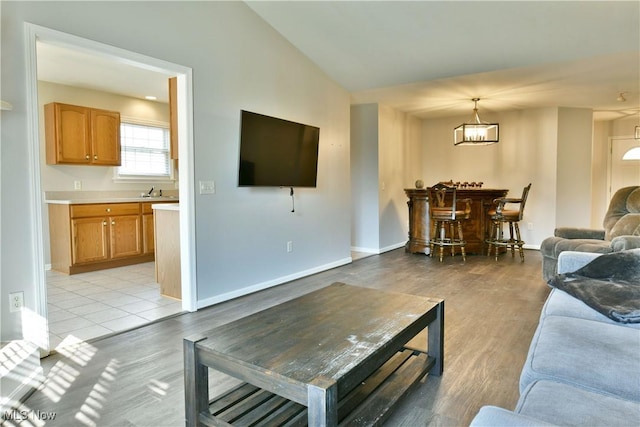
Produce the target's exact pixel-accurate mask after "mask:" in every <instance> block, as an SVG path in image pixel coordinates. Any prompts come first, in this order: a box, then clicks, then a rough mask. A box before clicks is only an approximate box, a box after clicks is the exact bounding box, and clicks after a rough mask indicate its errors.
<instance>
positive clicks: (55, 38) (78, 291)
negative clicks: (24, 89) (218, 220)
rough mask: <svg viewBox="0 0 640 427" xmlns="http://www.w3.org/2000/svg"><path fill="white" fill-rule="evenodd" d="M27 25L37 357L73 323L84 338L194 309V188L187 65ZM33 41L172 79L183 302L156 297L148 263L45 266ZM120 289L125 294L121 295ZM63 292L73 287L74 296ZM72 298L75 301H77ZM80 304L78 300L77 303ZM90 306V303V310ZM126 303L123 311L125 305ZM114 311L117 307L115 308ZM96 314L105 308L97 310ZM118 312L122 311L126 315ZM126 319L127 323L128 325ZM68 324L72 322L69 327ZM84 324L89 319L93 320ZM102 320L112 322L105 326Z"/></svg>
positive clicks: (40, 160)
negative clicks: (67, 268)
mask: <svg viewBox="0 0 640 427" xmlns="http://www.w3.org/2000/svg"><path fill="white" fill-rule="evenodd" d="M25 27H26V30H27V35H28V52H29V55H28V61H27V62H28V63H27V71H28V74H29V87H28V97H29V100H28V102H29V103H30V104H31V108H29V121H30V126H29V140H30V143H31V147H32V150H31V161H32V162H31V164H32V170H33V183H34V194H33V209H34V212H35V213H36V216H37V218H38V219H39V220H38V221H35V224H34V225H33V235H34V236H36V242H37V245H36V246H37V247H36V252H37V253H36V259H37V260H38V261H39V262H37V263H36V265H35V266H34V269H35V271H34V277H36V279H37V281H38V286H37V289H38V291H37V295H36V315H37V316H39V317H41V318H42V319H43V320H44V321H42V322H40V324H42V325H44V326H43V330H42V331H38V334H37V341H38V344H39V345H40V347H41V348H42V350H43V351H42V353H43V355H45V354H46V353H47V352H48V351H49V350H51V349H54V348H55V346H56V345H57V344H59V343H58V342H57V341H59V337H60V336H59V335H58V334H61V335H63V334H65V333H66V332H68V331H65V329H67V328H69V327H75V326H77V323H83V324H85V323H86V325H85V326H87V327H88V328H89V330H87V331H85V333H84V334H85V337H86V338H84V339H90V338H95V336H94V335H96V334H97V332H98V331H102V332H104V333H105V334H110V333H113V332H117V331H118V330H123V329H129V328H132V327H137V326H140V325H141V324H142V323H144V322H143V320H144V321H146V322H147V323H149V322H152V321H154V320H156V319H157V318H159V317H164V316H166V315H171V314H174V313H175V312H180V311H183V310H184V311H195V310H196V299H195V298H196V294H195V259H194V257H193V255H192V254H193V253H194V247H195V243H194V239H195V237H194V231H193V230H194V218H193V209H194V203H193V198H194V193H193V178H192V176H193V173H192V170H193V162H192V153H193V138H192V135H193V132H192V122H193V120H192V110H191V108H190V105H191V99H192V91H191V87H192V86H191V69H190V68H188V67H184V66H181V65H178V64H173V63H169V62H166V61H162V60H159V59H155V58H151V57H147V56H144V55H140V54H137V53H134V52H130V51H126V50H123V49H119V48H115V47H113V46H109V45H104V44H101V43H98V42H94V41H91V40H87V39H83V38H79V37H76V36H72V35H69V34H66V33H61V32H59V31H55V30H51V29H48V28H45V27H40V26H37V25H33V24H29V23H26V24H25ZM37 43H48V44H52V45H55V46H59V47H63V48H66V49H75V50H77V51H80V52H83V53H84V54H91V55H95V56H96V57H98V58H100V59H101V60H103V61H114V62H120V63H126V64H128V65H133V66H135V67H138V68H140V69H142V70H147V71H149V72H157V73H162V74H164V75H167V76H175V77H177V112H178V114H177V115H178V123H177V129H178V138H179V140H180V144H179V155H180V168H179V172H178V173H179V194H180V226H179V228H180V257H181V259H182V266H181V274H180V275H181V283H182V302H176V301H175V300H171V299H164V298H163V297H161V296H160V293H159V291H157V292H156V290H155V289H154V286H157V284H156V283H155V280H154V267H153V263H146V264H138V265H134V266H129V267H119V268H116V269H114V270H112V271H111V270H103V271H96V272H91V273H82V274H75V275H63V276H60V275H58V274H57V273H56V272H53V271H50V270H47V269H46V268H45V265H46V264H47V260H46V257H45V253H46V250H45V244H44V242H45V236H44V232H43V228H45V227H44V215H43V212H44V209H46V205H45V204H44V203H43V197H42V195H43V192H42V186H41V169H40V168H41V167H42V165H44V164H45V162H44V158H42V155H43V154H41V153H42V152H43V150H41V148H40V147H41V143H40V141H41V140H40V130H39V121H40V115H41V114H42V112H40V111H39V107H38V76H37V61H38V56H37ZM74 72H75V70H74ZM48 284H50V286H48ZM125 289H126V292H124V290H125ZM69 292H72V294H70V293H69ZM100 294H102V295H100ZM90 295H94V297H93V298H92V297H90ZM65 300H66V301H67V302H66V303H65V302H62V301H65ZM72 300H75V302H73V301H72ZM54 302H55V303H54ZM83 302H84V305H83V304H82V303H83ZM50 303H51V304H50ZM75 303H80V304H75ZM125 306H126V307H125ZM162 307H164V308H162ZM89 308H93V310H90V309H89ZM125 308H128V310H126V309H125ZM96 309H100V310H96ZM115 310H119V312H116V311H115ZM149 310H153V311H149ZM98 312H103V313H101V314H100V315H98ZM143 312H147V313H145V315H144V316H141V315H140V314H141V313H143ZM56 313H58V314H56ZM123 313H127V314H126V315H124V314H123ZM87 316H89V317H87ZM65 317H67V318H68V319H66V320H69V321H68V322H67V324H66V325H65V324H64V323H60V322H64V321H65V319H64V318H65ZM125 318H126V319H128V320H129V321H130V322H129V323H127V322H126V321H125V320H126V319H125ZM74 319H75V320H74ZM81 319H83V320H81ZM118 319H120V320H118ZM74 322H77V323H76V324H74ZM88 322H91V324H89V323H88ZM105 322H110V323H108V324H107V323H105ZM54 324H57V325H56V326H55V330H54V328H53V327H52V326H53V325H54ZM107 326H110V327H107ZM100 327H102V328H104V329H101V328H100ZM49 330H51V335H49V332H50V331H49ZM54 335H55V336H54ZM69 335H72V334H69ZM78 335H80V334H78ZM50 338H51V340H50ZM74 338H75V339H82V338H83V337H78V336H75V335H74Z"/></svg>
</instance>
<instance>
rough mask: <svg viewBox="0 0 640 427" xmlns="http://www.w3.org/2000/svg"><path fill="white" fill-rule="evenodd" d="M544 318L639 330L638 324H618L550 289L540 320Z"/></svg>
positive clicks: (561, 292)
mask: <svg viewBox="0 0 640 427" xmlns="http://www.w3.org/2000/svg"><path fill="white" fill-rule="evenodd" d="M546 316H567V317H577V318H579V319H586V320H595V321H596V322H604V323H610V324H615V325H620V326H625V327H629V328H636V329H640V323H618V322H616V321H615V320H612V319H609V318H608V317H607V316H605V315H604V314H601V313H598V312H597V311H596V310H594V309H593V308H591V307H589V306H588V305H586V304H585V303H584V302H582V301H580V300H579V299H577V298H574V297H572V296H571V295H569V294H568V293H566V292H564V291H561V290H560V289H552V290H551V293H550V294H549V297H548V298H547V300H546V301H545V303H544V306H543V307H542V312H541V314H540V318H541V319H542V318H543V317H546Z"/></svg>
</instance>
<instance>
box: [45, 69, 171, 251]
mask: <svg viewBox="0 0 640 427" xmlns="http://www.w3.org/2000/svg"><path fill="white" fill-rule="evenodd" d="M50 102H61V103H65V104H72V105H80V106H83V107H91V108H100V109H104V110H111V111H118V112H119V113H120V117H121V119H125V118H130V119H138V120H146V121H152V122H155V123H159V124H165V125H167V126H168V124H169V104H166V103H161V102H152V101H147V100H143V99H137V98H131V97H127V96H122V95H116V94H112V93H106V92H101V91H96V90H89V89H84V88H77V87H72V86H66V85H61V84H56V83H51V82H44V81H39V82H38V110H39V111H40V112H43V111H44V106H45V105H46V104H48V103H50ZM39 122H40V123H39V124H40V126H39V128H40V177H41V179H40V181H41V189H42V191H43V192H50V191H56V192H59V191H63V192H73V193H76V190H74V181H80V182H81V185H82V191H92V192H93V191H112V192H123V191H127V192H128V191H134V192H135V194H139V193H140V192H142V191H148V190H149V188H150V187H151V184H147V183H125V182H114V180H113V176H114V175H113V174H114V169H115V168H113V167H109V166H79V165H48V164H47V163H46V154H45V153H46V143H45V137H44V114H40V117H39ZM176 175H177V174H176ZM153 185H154V186H155V189H156V190H160V189H162V190H171V191H172V190H175V188H176V185H177V182H176V183H174V182H167V183H162V184H156V183H154V184H153ZM42 218H43V221H42V234H43V242H44V243H43V245H44V261H45V264H50V263H51V253H50V248H49V212H48V208H47V205H46V204H44V205H43V209H42Z"/></svg>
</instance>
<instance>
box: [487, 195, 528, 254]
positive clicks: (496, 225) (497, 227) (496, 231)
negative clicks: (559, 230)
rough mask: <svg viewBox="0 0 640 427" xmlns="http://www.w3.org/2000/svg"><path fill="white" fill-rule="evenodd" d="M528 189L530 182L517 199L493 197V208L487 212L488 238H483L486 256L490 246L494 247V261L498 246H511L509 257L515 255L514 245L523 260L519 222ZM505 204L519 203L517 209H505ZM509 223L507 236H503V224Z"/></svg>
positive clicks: (489, 251)
mask: <svg viewBox="0 0 640 427" xmlns="http://www.w3.org/2000/svg"><path fill="white" fill-rule="evenodd" d="M529 189H531V184H529V185H527V186H526V187H524V190H522V197H521V198H519V199H514V198H501V199H495V200H494V201H493V204H494V205H495V208H493V209H490V210H489V212H488V214H489V218H490V220H491V230H490V232H489V238H488V239H487V240H485V242H486V243H487V245H488V251H487V256H490V255H491V247H492V246H493V247H494V248H495V256H496V261H497V260H498V252H499V248H501V247H505V248H509V247H510V248H511V257H512V258H513V257H514V256H515V247H516V246H517V247H518V251H519V252H520V261H522V262H524V250H523V249H522V245H524V242H523V241H522V238H521V237H520V226H519V222H520V221H522V215H523V213H524V205H525V203H526V202H527V196H528V195H529ZM507 204H517V205H519V206H518V207H517V209H505V205H507ZM504 224H508V225H509V238H508V239H507V238H505V236H504V231H503V225H504Z"/></svg>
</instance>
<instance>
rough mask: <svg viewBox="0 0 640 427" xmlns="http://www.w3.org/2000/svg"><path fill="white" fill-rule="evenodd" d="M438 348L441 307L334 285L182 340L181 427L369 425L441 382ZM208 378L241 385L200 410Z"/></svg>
mask: <svg viewBox="0 0 640 427" xmlns="http://www.w3.org/2000/svg"><path fill="white" fill-rule="evenodd" d="M425 328H428V331H427V334H426V335H427V337H426V339H425V340H424V341H425V342H427V343H428V349H426V350H425V349H415V348H407V343H408V342H409V341H410V340H412V338H414V337H416V335H418V334H419V333H420V332H421V331H423V330H424V329H425ZM443 341H444V301H443V300H441V299H434V298H425V297H418V296H413V295H405V294H399V293H392V292H384V291H379V290H375V289H369V288H363V287H358V286H350V285H346V284H344V283H334V284H332V285H331V286H328V287H326V288H323V289H320V290H318V291H315V292H311V293H309V294H306V295H304V296H302V297H299V298H295V299H293V300H290V301H287V302H285V303H282V304H279V305H277V306H274V307H272V308H269V309H266V310H264V311H261V312H258V313H256V314H253V315H251V316H248V317H245V318H242V319H239V320H236V321H234V322H231V323H228V324H226V325H223V326H220V327H218V328H215V329H213V330H211V331H209V332H207V333H206V336H204V335H199V336H190V337H187V338H185V339H184V366H185V417H186V425H188V426H195V425H235V424H237V425H250V424H251V425H253V424H255V423H257V425H269V426H272V425H283V424H287V425H306V424H308V425H309V426H335V425H338V424H339V423H340V424H345V425H347V424H348V425H372V424H375V423H379V422H380V421H382V420H383V419H384V418H385V417H386V416H387V415H388V414H390V411H391V409H392V408H393V406H394V404H395V403H396V401H397V400H399V399H400V398H401V397H402V396H403V395H404V393H405V392H406V390H408V389H409V387H410V386H411V385H412V384H414V383H415V382H417V381H418V380H420V379H421V378H423V377H424V376H425V375H426V374H427V373H429V374H431V375H441V374H442V370H443V350H444V349H443ZM209 368H212V369H215V370H217V371H220V372H223V373H226V374H228V375H230V376H233V377H235V378H237V379H240V380H241V381H243V383H242V384H240V385H239V386H238V387H236V388H234V389H233V390H231V391H229V392H227V393H225V394H223V395H222V396H218V397H216V398H214V399H213V400H211V401H210V400H209V381H208V369H209Z"/></svg>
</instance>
